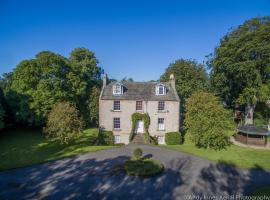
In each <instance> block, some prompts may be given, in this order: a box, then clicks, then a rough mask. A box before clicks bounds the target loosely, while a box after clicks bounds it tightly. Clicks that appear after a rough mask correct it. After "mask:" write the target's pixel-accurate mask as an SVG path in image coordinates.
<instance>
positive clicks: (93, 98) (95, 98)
mask: <svg viewBox="0 0 270 200" xmlns="http://www.w3.org/2000/svg"><path fill="white" fill-rule="evenodd" d="M99 95H100V89H99V88H98V87H96V86H94V87H93V88H92V91H91V95H90V98H89V101H88V110H89V122H90V124H91V125H94V126H97V125H98V116H99V113H98V104H99Z"/></svg>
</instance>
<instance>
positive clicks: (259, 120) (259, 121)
mask: <svg viewBox="0 0 270 200" xmlns="http://www.w3.org/2000/svg"><path fill="white" fill-rule="evenodd" d="M269 118H270V108H269V107H268V106H267V105H266V104H265V103H262V102H259V103H258V104H257V106H256V109H255V115H254V124H255V125H256V126H258V127H264V126H266V125H267V124H268V123H269Z"/></svg>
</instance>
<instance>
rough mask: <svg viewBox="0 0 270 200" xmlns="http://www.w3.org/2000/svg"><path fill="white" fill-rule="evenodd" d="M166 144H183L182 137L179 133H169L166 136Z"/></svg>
mask: <svg viewBox="0 0 270 200" xmlns="http://www.w3.org/2000/svg"><path fill="white" fill-rule="evenodd" d="M165 142H166V144H168V145H176V144H181V143H182V136H181V134H180V133H179V132H169V133H166V134H165Z"/></svg>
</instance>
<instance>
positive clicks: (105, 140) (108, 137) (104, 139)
mask: <svg viewBox="0 0 270 200" xmlns="http://www.w3.org/2000/svg"><path fill="white" fill-rule="evenodd" d="M98 143H99V145H114V138H113V132H112V131H100V132H99V134H98Z"/></svg>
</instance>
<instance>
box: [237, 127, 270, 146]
mask: <svg viewBox="0 0 270 200" xmlns="http://www.w3.org/2000/svg"><path fill="white" fill-rule="evenodd" d="M268 134H269V132H268V130H267V129H264V128H258V127H256V126H254V125H245V126H240V127H238V128H237V133H236V135H235V140H236V141H238V142H241V143H243V144H247V145H255V146H266V145H267V136H268Z"/></svg>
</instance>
